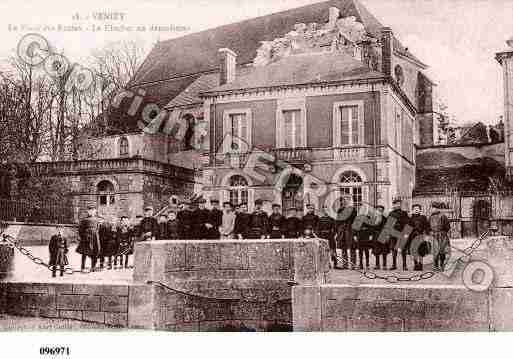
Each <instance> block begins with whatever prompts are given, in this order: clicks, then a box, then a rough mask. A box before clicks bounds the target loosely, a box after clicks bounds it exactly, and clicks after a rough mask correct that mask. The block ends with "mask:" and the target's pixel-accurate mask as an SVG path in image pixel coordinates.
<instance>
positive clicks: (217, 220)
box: [209, 199, 223, 239]
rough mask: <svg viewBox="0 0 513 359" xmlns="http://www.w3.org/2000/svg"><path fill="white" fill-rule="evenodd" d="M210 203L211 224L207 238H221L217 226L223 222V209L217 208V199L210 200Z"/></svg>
mask: <svg viewBox="0 0 513 359" xmlns="http://www.w3.org/2000/svg"><path fill="white" fill-rule="evenodd" d="M210 204H211V205H212V209H211V210H210V223H211V224H212V228H211V229H210V237H209V238H211V239H219V238H221V235H220V233H219V227H221V225H222V224H223V211H221V210H220V209H219V200H217V199H212V200H210Z"/></svg>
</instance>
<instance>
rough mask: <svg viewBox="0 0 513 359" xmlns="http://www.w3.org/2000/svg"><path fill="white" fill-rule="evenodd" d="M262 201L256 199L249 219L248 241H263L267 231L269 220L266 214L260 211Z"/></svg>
mask: <svg viewBox="0 0 513 359" xmlns="http://www.w3.org/2000/svg"><path fill="white" fill-rule="evenodd" d="M262 205H263V201H262V200H261V199H257V200H256V201H255V210H254V211H253V213H252V214H251V215H250V217H249V225H248V227H249V233H248V238H250V239H264V238H266V236H267V233H268V230H269V218H268V217H267V213H265V212H264V211H263V210H262Z"/></svg>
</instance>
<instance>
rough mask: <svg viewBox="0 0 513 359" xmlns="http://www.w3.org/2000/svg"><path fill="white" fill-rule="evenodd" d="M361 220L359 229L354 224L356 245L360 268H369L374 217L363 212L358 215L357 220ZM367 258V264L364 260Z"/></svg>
mask: <svg viewBox="0 0 513 359" xmlns="http://www.w3.org/2000/svg"><path fill="white" fill-rule="evenodd" d="M357 221H358V222H360V226H359V228H358V229H355V228H354V226H353V231H354V232H355V233H354V234H355V235H356V239H357V242H356V246H357V248H358V259H359V268H360V269H363V268H364V267H365V268H366V269H369V252H370V250H371V249H372V247H373V244H374V242H373V236H374V230H373V228H372V224H371V223H372V219H371V217H370V216H369V215H366V214H361V215H358V216H356V218H355V222H357ZM364 258H365V265H364V262H363V260H364Z"/></svg>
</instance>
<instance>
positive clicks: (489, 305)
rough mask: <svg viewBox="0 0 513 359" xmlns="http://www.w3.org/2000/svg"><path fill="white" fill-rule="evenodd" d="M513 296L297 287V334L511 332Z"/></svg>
mask: <svg viewBox="0 0 513 359" xmlns="http://www.w3.org/2000/svg"><path fill="white" fill-rule="evenodd" d="M511 294H513V289H508V290H506V289H500V290H494V291H491V292H488V291H486V292H472V291H469V290H468V289H467V288H465V287H464V286H450V285H449V286H448V285H440V286H436V285H432V286H430V285H428V286H403V287H401V286H388V287H385V286H373V285H361V286H350V285H321V286H298V287H295V288H294V289H293V291H292V297H293V308H294V330H295V331H370V332H375V331H379V332H381V331H394V332H397V331H489V330H507V328H506V327H505V324H506V323H504V322H501V319H500V318H501V315H500V313H502V311H504V310H510V309H507V306H506V302H505V301H507V299H508V295H511ZM511 304H513V303H512V302H511V300H509V304H508V305H511ZM509 308H511V307H509ZM304 313H307V315H304Z"/></svg>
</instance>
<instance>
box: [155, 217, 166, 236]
mask: <svg viewBox="0 0 513 359" xmlns="http://www.w3.org/2000/svg"><path fill="white" fill-rule="evenodd" d="M158 225H159V230H158V232H157V235H156V236H155V239H156V240H158V241H159V240H160V241H162V240H166V239H169V233H168V218H167V214H165V213H162V214H161V215H160V216H159V219H158Z"/></svg>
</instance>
